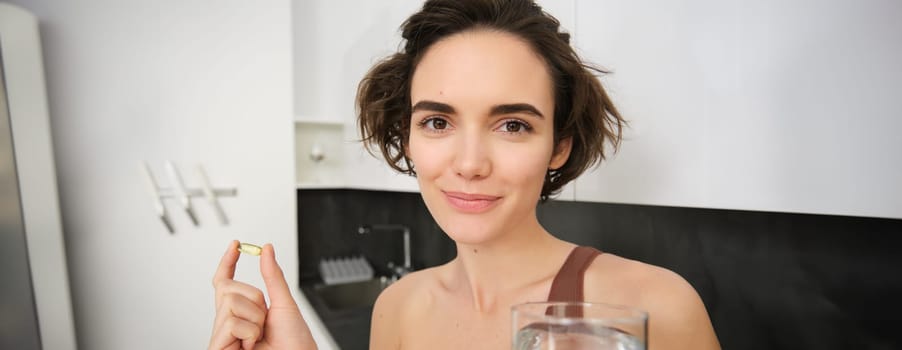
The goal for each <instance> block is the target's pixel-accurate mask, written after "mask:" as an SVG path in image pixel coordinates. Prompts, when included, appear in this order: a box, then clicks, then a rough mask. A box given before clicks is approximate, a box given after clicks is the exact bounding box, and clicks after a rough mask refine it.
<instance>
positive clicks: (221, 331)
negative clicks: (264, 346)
mask: <svg viewBox="0 0 902 350" xmlns="http://www.w3.org/2000/svg"><path fill="white" fill-rule="evenodd" d="M260 333H261V330H260V327H257V325H255V324H253V323H251V322H248V321H246V320H242V319H240V318H237V317H230V318H228V319H227V320H226V321H225V322H224V323H223V325H222V327H220V328H218V329H217V330H216V333H214V334H213V339H212V340H211V341H210V349H226V348H234V345H235V344H237V343H238V342H241V343H242V344H243V343H244V341H245V340H250V341H253V342H256V341H257V338H258V337H259V336H260Z"/></svg>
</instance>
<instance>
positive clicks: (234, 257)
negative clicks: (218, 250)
mask: <svg viewBox="0 0 902 350" xmlns="http://www.w3.org/2000/svg"><path fill="white" fill-rule="evenodd" d="M239 255H240V254H239V252H238V241H236V240H232V241H231V242H229V247H228V248H226V251H225V254H223V255H222V259H220V260H219V267H217V268H216V273H215V274H213V286H214V287H215V286H217V285H218V284H219V283H220V282H222V281H226V280H231V279H232V278H234V277H235V265H236V264H238V256H239Z"/></svg>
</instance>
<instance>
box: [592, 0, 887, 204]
mask: <svg viewBox="0 0 902 350" xmlns="http://www.w3.org/2000/svg"><path fill="white" fill-rule="evenodd" d="M576 5H577V6H576V7H577V11H576V13H577V21H576V22H577V24H578V27H577V35H578V43H579V46H580V49H581V51H582V52H583V54H584V55H585V56H586V57H587V58H589V59H590V60H591V61H594V62H595V63H598V64H600V65H601V66H602V67H604V68H606V69H609V70H611V71H612V72H613V73H612V74H609V75H606V76H605V77H604V78H603V83H604V84H605V86H606V87H607V89H608V91H609V93H610V94H611V95H612V99H613V100H614V103H615V104H616V105H617V106H618V108H619V109H620V111H621V112H622V113H623V115H624V116H625V117H626V118H627V119H628V120H629V121H630V123H631V125H630V127H629V128H628V129H627V130H625V133H624V136H625V138H624V142H623V147H622V150H621V151H620V153H619V154H617V155H616V156H614V157H612V160H611V161H609V162H607V163H606V164H604V165H603V166H602V167H600V168H599V169H597V170H595V171H593V172H592V173H590V174H587V175H586V176H584V177H583V178H581V179H580V180H579V181H577V183H576V199H577V200H581V201H600V202H619V203H636V204H650V205H667V206H685V207H708V208H726V209H746V210H763V211H779V212H800V213H817V214H836V215H856V216H875V217H889V218H902V182H900V181H899V179H902V157H899V155H898V150H899V149H902V139H900V138H898V137H897V136H896V135H895V134H896V133H897V130H899V129H900V128H902V119H900V118H898V108H897V106H896V104H897V101H898V98H899V96H900V95H899V93H900V91H902V70H899V69H898V68H897V63H898V62H900V61H902V41H900V40H899V33H900V32H902V22H899V21H897V20H896V19H897V18H898V16H899V15H900V14H902V4H900V3H897V2H890V1H879V0H869V1H864V2H855V3H850V2H847V1H841V0H832V1H826V2H824V1H821V2H817V3H812V2H785V1H776V0H768V1H755V2H747V1H745V2H744V1H715V0H694V1H688V2H667V3H655V4H654V5H651V4H649V3H645V2H635V1H624V0H605V1H594V0H593V1H589V0H579V1H577V2H576Z"/></svg>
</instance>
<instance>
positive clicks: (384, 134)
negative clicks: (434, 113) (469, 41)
mask: <svg viewBox="0 0 902 350" xmlns="http://www.w3.org/2000/svg"><path fill="white" fill-rule="evenodd" d="M401 30H402V32H401V36H402V38H403V39H404V41H403V48H401V49H400V50H399V51H398V52H397V53H395V54H393V55H391V56H389V57H387V58H385V59H384V60H382V61H380V62H379V63H377V64H376V65H375V66H374V67H373V68H372V69H370V71H369V72H368V73H367V75H366V76H365V77H364V78H363V80H361V82H360V85H359V86H358V88H357V112H358V127H359V129H360V134H361V137H362V140H363V141H364V145H365V146H366V148H367V150H368V151H369V152H370V153H372V154H374V155H375V154H376V152H377V151H376V149H378V152H379V153H381V154H382V156H383V157H384V158H385V160H386V161H387V162H388V164H389V165H390V166H391V167H392V168H394V169H395V170H397V171H399V172H402V173H405V174H410V175H414V176H415V175H416V172H415V170H414V168H413V164H412V163H411V161H410V159H408V158H407V156H406V154H405V149H406V146H407V142H408V137H409V135H410V116H411V101H410V85H411V78H412V77H413V73H414V70H415V69H416V67H417V64H418V63H419V61H420V59H422V57H423V55H424V54H425V53H426V51H427V50H429V48H430V47H431V46H432V44H434V43H436V42H438V41H439V40H442V39H443V38H446V37H448V36H451V35H454V34H457V33H461V32H466V31H472V30H495V31H503V32H506V33H510V34H513V35H515V36H517V37H519V38H521V39H523V40H524V41H525V42H527V43H528V44H529V45H530V46H531V47H532V49H533V50H534V51H535V52H536V53H537V54H538V55H539V56H541V57H542V58H543V59H544V61H545V63H546V65H547V67H548V72H549V74H550V75H551V78H552V82H553V83H554V117H553V120H554V145H555V149H558V145H559V142H560V141H561V140H565V139H568V138H569V139H571V140H572V148H571V151H570V157H569V158H568V159H567V162H566V163H564V165H563V166H561V167H560V168H558V169H553V170H552V169H549V171H548V174H547V175H546V176H545V183H544V185H543V186H542V194H541V199H542V200H543V201H544V200H547V199H548V197H549V196H553V195H555V194H557V193H558V192H559V191H560V190H561V188H562V187H563V186H564V185H565V184H567V183H568V182H570V181H572V180H573V179H575V178H576V177H577V176H579V175H580V174H582V173H583V172H584V171H586V169H588V168H589V167H592V166H594V165H596V164H598V163H599V162H600V161H602V160H604V159H605V144H607V143H610V144H611V146H612V147H613V148H614V150H615V151H616V149H617V147H618V146H619V144H620V139H621V137H622V129H623V127H624V126H625V125H626V121H625V120H624V119H623V118H622V117H621V116H620V113H619V112H617V109H616V108H615V107H614V105H613V103H612V102H611V99H610V98H609V97H608V95H607V93H605V91H604V89H603V88H602V86H601V83H600V82H599V81H598V78H597V77H596V74H600V73H606V72H605V71H603V70H601V69H598V68H595V67H593V66H591V65H589V64H586V63H584V62H583V61H582V60H581V59H580V58H579V56H578V55H577V54H576V52H575V51H574V50H573V48H572V47H571V46H570V34H568V33H566V32H563V31H562V30H561V27H560V22H558V20H557V19H555V18H554V17H552V16H551V15H549V14H548V13H545V12H544V11H543V10H542V8H541V7H540V6H539V5H537V4H535V3H534V2H533V1H532V0H429V1H426V3H425V4H424V5H423V8H422V9H421V10H420V11H419V12H417V13H414V14H413V15H412V16H410V18H408V19H407V21H405V22H404V23H403V24H402V25H401Z"/></svg>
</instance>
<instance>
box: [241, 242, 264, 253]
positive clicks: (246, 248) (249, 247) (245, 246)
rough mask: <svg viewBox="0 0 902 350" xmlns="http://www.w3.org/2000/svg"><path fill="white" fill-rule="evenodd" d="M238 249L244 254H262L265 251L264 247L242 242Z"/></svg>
mask: <svg viewBox="0 0 902 350" xmlns="http://www.w3.org/2000/svg"><path fill="white" fill-rule="evenodd" d="M238 251H239V252H242V253H244V254H250V255H256V256H260V253H262V252H263V248H260V247H259V246H255V245H253V244H250V243H241V244H239V245H238Z"/></svg>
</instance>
